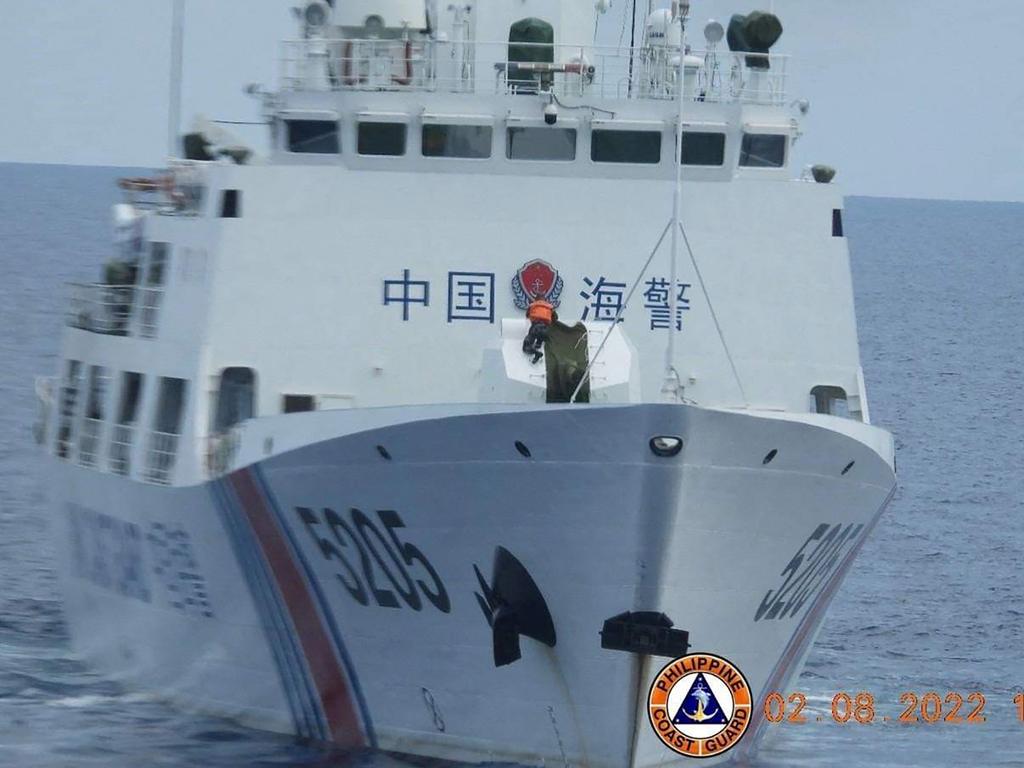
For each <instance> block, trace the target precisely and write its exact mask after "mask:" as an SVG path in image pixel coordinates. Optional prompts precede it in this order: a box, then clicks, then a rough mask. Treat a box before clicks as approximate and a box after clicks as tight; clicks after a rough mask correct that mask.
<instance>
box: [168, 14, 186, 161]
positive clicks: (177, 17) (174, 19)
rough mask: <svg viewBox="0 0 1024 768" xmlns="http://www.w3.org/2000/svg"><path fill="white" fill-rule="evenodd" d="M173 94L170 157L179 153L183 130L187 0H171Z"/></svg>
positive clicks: (169, 128) (169, 122)
mask: <svg viewBox="0 0 1024 768" xmlns="http://www.w3.org/2000/svg"><path fill="white" fill-rule="evenodd" d="M171 2H172V12H171V85H170V89H171V94H170V100H169V101H168V107H167V148H168V157H174V156H175V155H176V154H177V153H178V133H179V131H180V130H181V72H182V66H183V64H182V49H183V48H184V45H185V0H171Z"/></svg>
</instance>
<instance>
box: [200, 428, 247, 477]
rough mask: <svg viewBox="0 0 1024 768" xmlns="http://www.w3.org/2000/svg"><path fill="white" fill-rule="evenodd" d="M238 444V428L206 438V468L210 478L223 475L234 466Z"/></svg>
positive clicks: (239, 438) (239, 434) (239, 440)
mask: <svg viewBox="0 0 1024 768" xmlns="http://www.w3.org/2000/svg"><path fill="white" fill-rule="evenodd" d="M240 443H241V431H240V429H239V427H234V428H232V429H229V430H228V431H227V432H220V433H217V434H214V435H210V436H209V437H208V438H207V447H206V468H207V470H208V471H209V473H210V476H211V477H217V476H219V475H223V474H224V473H225V472H227V471H228V470H230V469H231V468H232V467H233V466H234V464H235V458H236V456H237V455H238V446H239V445H240Z"/></svg>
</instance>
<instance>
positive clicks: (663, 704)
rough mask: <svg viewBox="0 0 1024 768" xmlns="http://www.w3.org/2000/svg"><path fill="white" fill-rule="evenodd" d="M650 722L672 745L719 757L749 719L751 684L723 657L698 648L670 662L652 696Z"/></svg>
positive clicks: (681, 750) (692, 754)
mask: <svg viewBox="0 0 1024 768" xmlns="http://www.w3.org/2000/svg"><path fill="white" fill-rule="evenodd" d="M647 698H648V701H647V704H648V715H649V717H650V719H651V727H653V728H654V732H655V733H656V734H658V738H660V739H661V740H662V741H663V742H664V743H665V746H667V747H668V748H669V749H671V750H673V751H675V752H678V753H679V754H681V755H687V756H689V757H715V756H717V755H720V754H722V753H723V752H726V751H727V750H729V749H732V748H733V747H734V746H736V744H737V743H738V742H739V740H740V739H741V738H742V737H743V734H744V733H746V730H747V726H748V725H749V724H750V701H751V697H750V686H749V685H748V684H747V680H746V678H745V677H743V673H742V672H740V671H739V670H738V669H737V668H736V665H734V664H733V663H732V662H730V661H728V660H727V659H723V658H722V657H721V656H713V655H712V654H710V653H694V654H691V655H689V656H684V657H683V658H681V659H676V660H675V661H673V662H672V663H671V664H669V665H668V666H666V667H665V668H664V669H662V670H661V672H659V673H658V676H657V677H656V678H654V682H653V683H652V684H651V691H650V693H649V695H648V697H647Z"/></svg>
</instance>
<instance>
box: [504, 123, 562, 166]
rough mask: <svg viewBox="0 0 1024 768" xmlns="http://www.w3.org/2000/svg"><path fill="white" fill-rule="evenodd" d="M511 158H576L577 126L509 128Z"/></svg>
mask: <svg viewBox="0 0 1024 768" xmlns="http://www.w3.org/2000/svg"><path fill="white" fill-rule="evenodd" d="M505 151H506V155H507V156H508V159H509V160H563V161H565V160H575V159H576V129H575V128H541V127H539V126H538V127H536V128H534V127H515V128H509V129H508V145H507V147H506V150H505Z"/></svg>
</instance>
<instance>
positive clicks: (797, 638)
mask: <svg viewBox="0 0 1024 768" xmlns="http://www.w3.org/2000/svg"><path fill="white" fill-rule="evenodd" d="M895 492H896V487H895V486H893V489H892V490H891V491H890V492H889V495H888V496H887V497H886V499H885V501H884V502H883V503H882V506H881V507H879V509H878V512H876V513H875V516H874V518H873V519H872V520H871V522H870V523H868V526H867V529H866V530H865V531H864V533H863V534H862V535H861V537H860V541H859V542H857V545H856V546H855V547H854V548H853V549H851V550H850V551H849V552H848V553H847V554H846V557H845V558H844V559H843V561H842V563H840V565H839V567H838V568H837V569H836V571H835V573H833V574H832V578H831V579H829V581H828V583H827V584H826V586H825V588H824V589H823V590H822V591H821V594H819V595H818V599H817V600H816V601H815V602H814V604H813V605H812V607H811V609H810V610H809V611H808V612H807V615H806V616H804V619H803V621H801V622H800V625H799V626H798V627H797V629H796V632H794V633H793V637H792V638H790V641H789V644H788V645H787V646H786V650H785V651H784V652H783V654H782V658H781V659H779V662H778V663H777V664H776V665H775V669H774V670H773V672H772V675H771V677H770V678H769V679H768V683H767V685H765V687H764V690H762V691H761V695H760V697H759V698H757V699H755V700H754V711H753V713H752V716H751V723H750V729H749V733H748V740H749V743H750V744H756V743H757V742H758V740H759V734H758V731H759V730H760V729H761V728H763V727H764V725H765V720H764V707H763V706H762V705H763V703H764V697H765V696H767V695H768V694H769V693H771V692H772V691H778V688H779V686H780V685H782V683H783V681H784V680H785V679H786V677H787V676H788V675H789V672H790V668H791V667H792V666H793V664H794V663H795V662H796V661H797V659H799V658H800V657H801V656H803V654H804V652H805V651H806V650H807V646H808V645H809V644H810V642H811V640H812V639H813V631H812V630H813V629H814V627H816V626H817V625H818V623H819V621H820V619H821V617H822V614H823V613H824V612H825V611H826V610H827V609H828V607H829V605H831V603H832V598H833V597H835V594H836V592H837V591H838V590H839V585H840V584H842V583H843V579H844V578H845V577H846V572H847V571H849V570H850V567H851V566H852V565H853V561H854V560H856V559H857V555H858V554H859V553H860V550H861V548H862V547H863V546H864V543H865V542H866V541H867V540H868V536H870V535H871V532H872V531H873V530H874V529H875V526H876V525H877V524H878V521H879V520H880V519H881V517H882V512H884V511H885V508H886V507H887V506H889V500H890V499H892V497H893V494H894V493H895ZM778 692H779V693H781V694H783V695H786V692H785V691H778Z"/></svg>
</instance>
